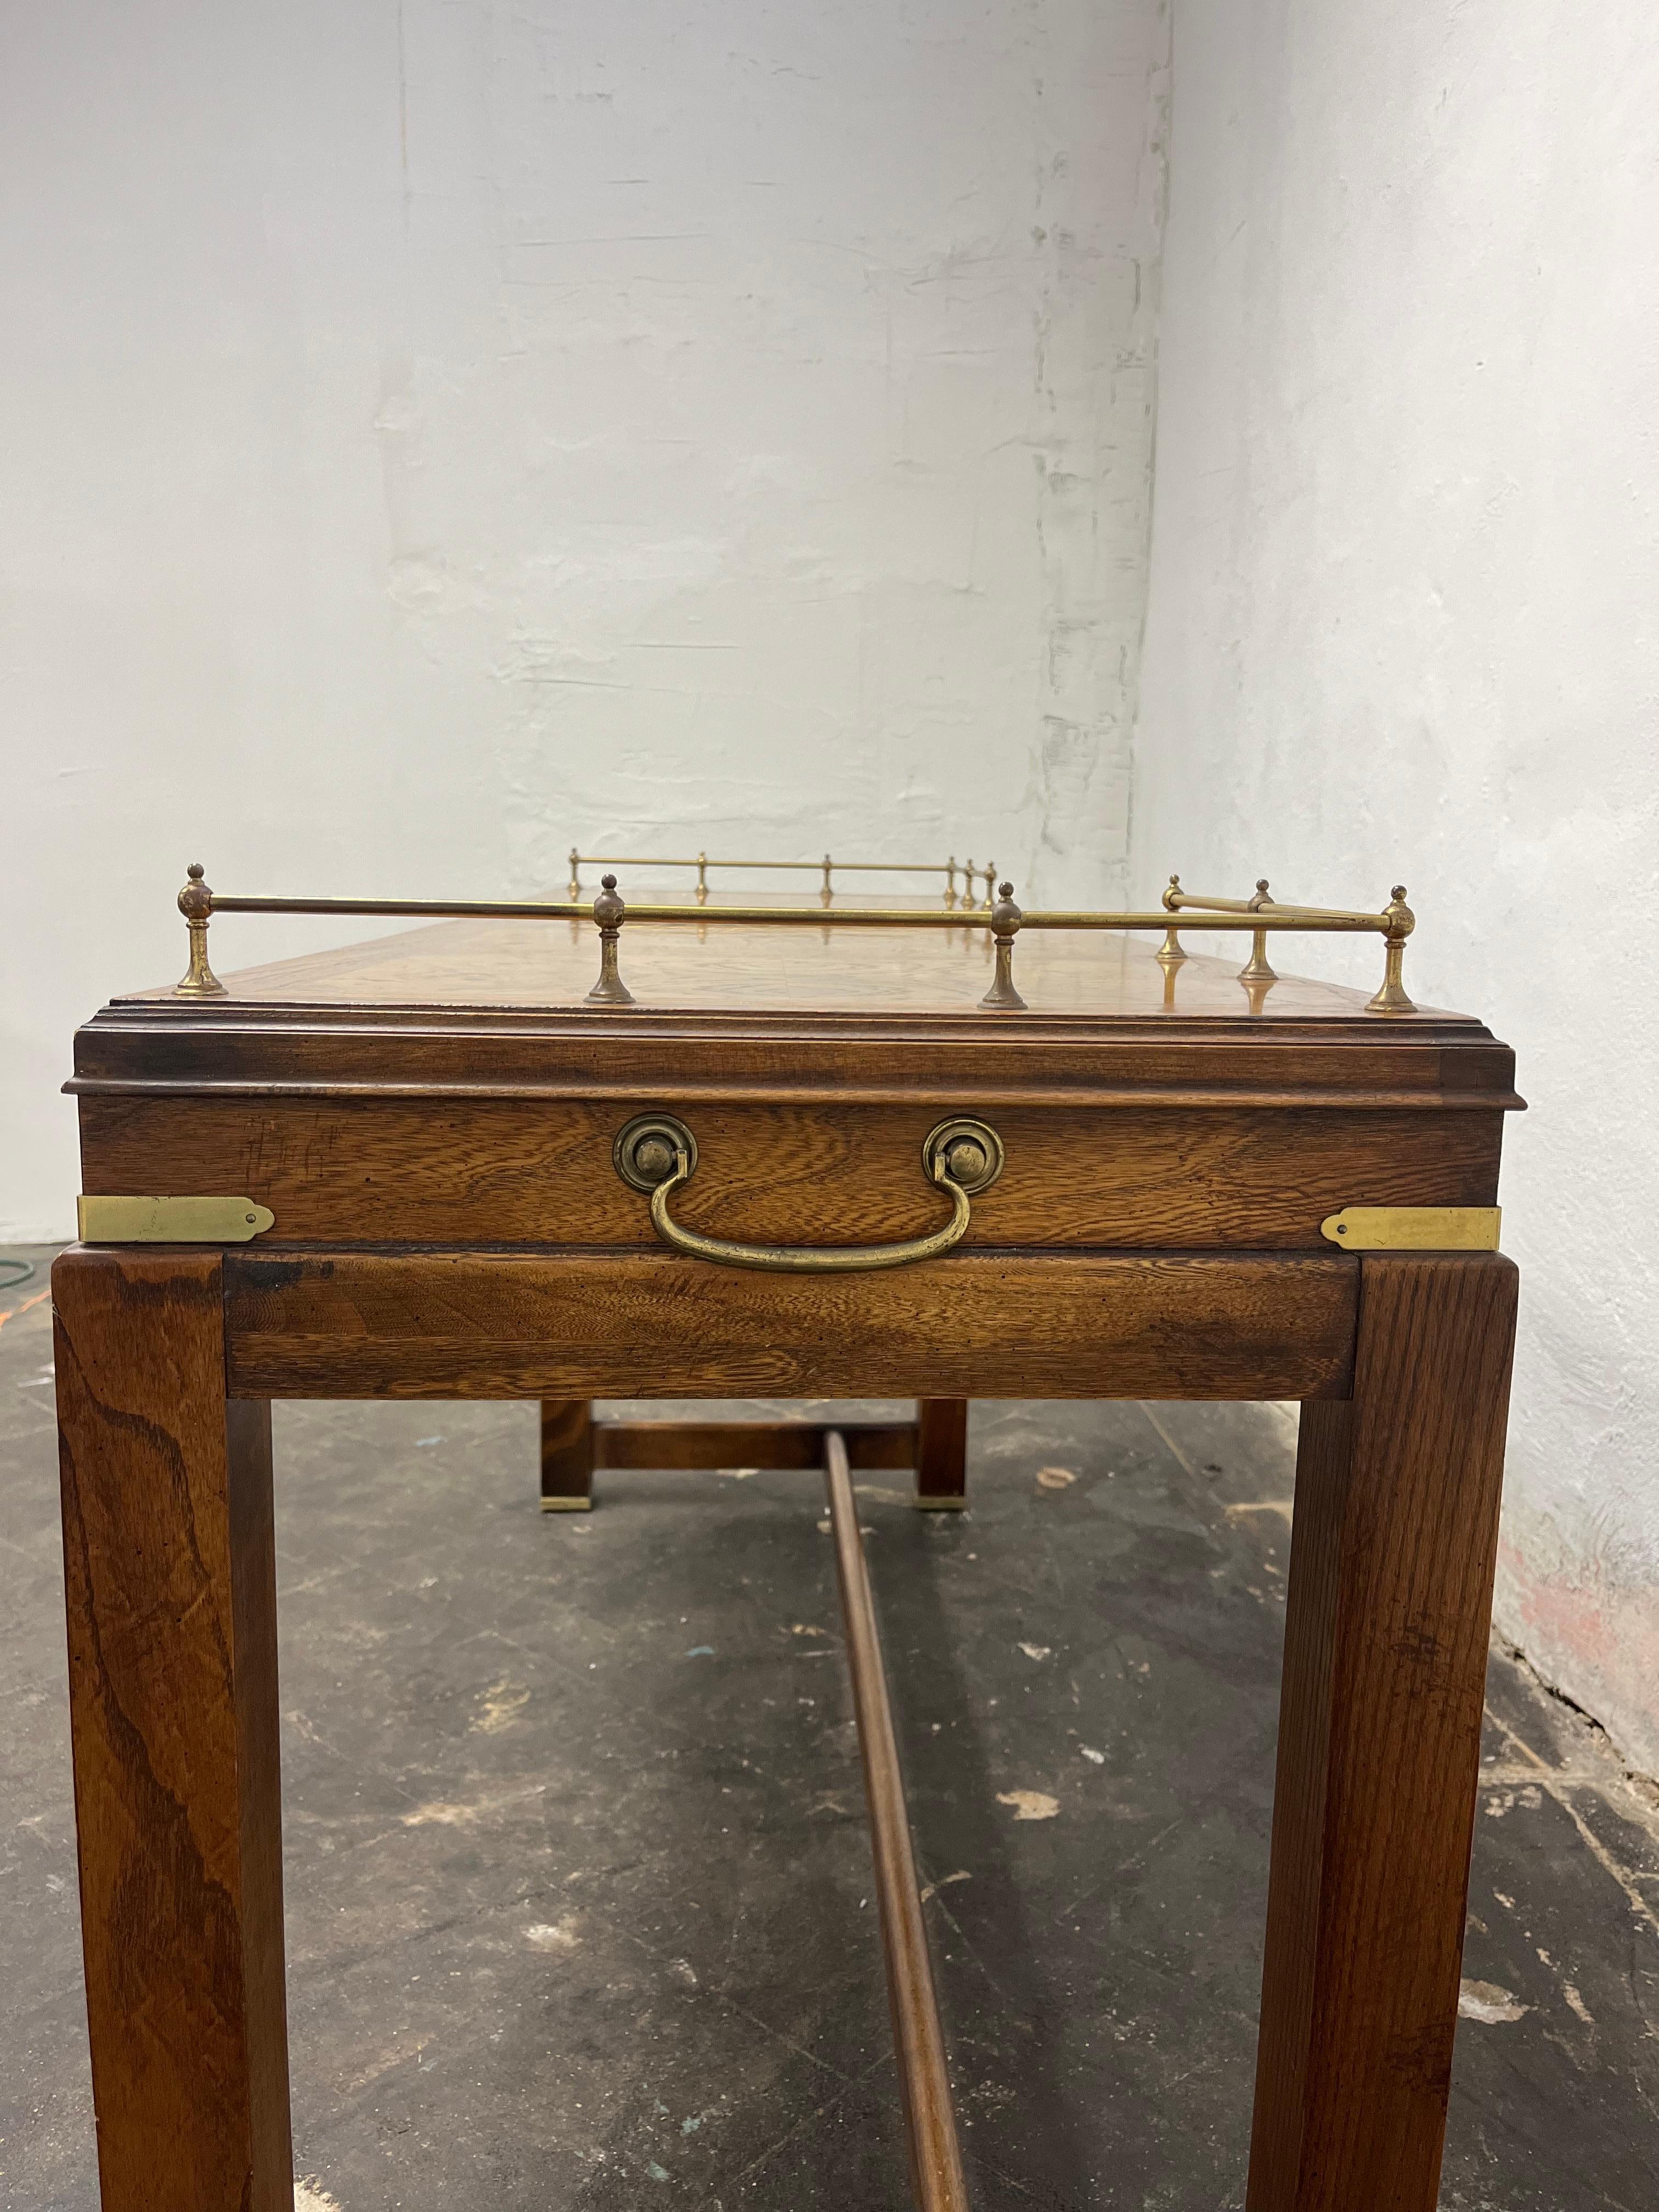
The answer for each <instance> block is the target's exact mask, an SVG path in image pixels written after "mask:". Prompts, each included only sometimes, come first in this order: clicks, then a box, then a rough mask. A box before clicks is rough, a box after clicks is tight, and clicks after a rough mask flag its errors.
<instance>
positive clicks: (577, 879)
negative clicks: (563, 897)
mask: <svg viewBox="0 0 1659 2212" xmlns="http://www.w3.org/2000/svg"><path fill="white" fill-rule="evenodd" d="M581 865H582V856H581V854H580V853H579V852H578V851H577V850H576V848H575V847H574V845H573V846H572V847H571V848H570V896H571V897H572V898H573V899H579V898H580V896H581V895H582V879H581Z"/></svg>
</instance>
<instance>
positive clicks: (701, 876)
mask: <svg viewBox="0 0 1659 2212" xmlns="http://www.w3.org/2000/svg"><path fill="white" fill-rule="evenodd" d="M697 904H698V905H699V906H707V905H708V854H707V853H699V854H698V855H697Z"/></svg>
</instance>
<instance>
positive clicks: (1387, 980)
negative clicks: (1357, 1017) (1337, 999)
mask: <svg viewBox="0 0 1659 2212" xmlns="http://www.w3.org/2000/svg"><path fill="white" fill-rule="evenodd" d="M1383 920H1384V921H1386V922H1387V923H1388V925H1389V927H1388V931H1387V933H1386V934H1385V936H1384V937H1383V987H1382V989H1381V990H1380V991H1379V992H1378V993H1377V994H1376V997H1375V998H1374V999H1369V1000H1367V1001H1366V1003H1365V1012H1367V1013H1368V1014H1414V1013H1415V1012H1417V1008H1416V1006H1414V1005H1413V1002H1412V1000H1409V999H1408V998H1407V996H1406V986H1405V984H1404V983H1403V982H1402V981H1401V969H1402V968H1403V967H1404V965H1405V960H1406V939H1407V938H1408V937H1409V936H1410V935H1411V933H1412V932H1413V930H1414V929H1415V928H1416V927H1417V916H1416V915H1414V914H1413V912H1412V910H1411V908H1409V907H1408V906H1407V903H1406V886H1405V885H1404V884H1395V887H1394V891H1393V894H1392V896H1390V898H1389V903H1388V904H1387V906H1385V907H1384V908H1383Z"/></svg>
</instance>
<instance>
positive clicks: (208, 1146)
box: [81, 1096, 1503, 1250]
mask: <svg viewBox="0 0 1659 2212" xmlns="http://www.w3.org/2000/svg"><path fill="white" fill-rule="evenodd" d="M656 1103H659V1104H660V1105H661V1107H662V1108H663V1109H665V1110H666V1111H668V1112H671V1113H676V1114H678V1115H680V1116H681V1118H682V1119H683V1120H684V1121H686V1122H687V1123H688V1124H689V1126H690V1128H691V1129H692V1131H693V1132H694V1133H695V1134H696V1139H697V1145H698V1149H699V1158H698V1164H697V1170H696V1176H694V1178H693V1180H692V1181H691V1182H690V1183H689V1184H688V1185H687V1186H686V1187H685V1188H684V1189H683V1190H682V1191H680V1192H679V1193H678V1194H677V1196H676V1198H675V1200H674V1213H675V1217H676V1218H677V1219H679V1220H682V1221H684V1223H685V1224H686V1225H688V1226H690V1227H691V1228H694V1229H697V1230H701V1231H703V1232H704V1233H705V1234H706V1235H708V1236H712V1237H727V1238H735V1239H738V1240H740V1241H742V1242H745V1243H750V1242H752V1243H804V1244H813V1243H878V1242H886V1241H896V1240H898V1239H900V1238H905V1237H916V1236H919V1235H921V1234H922V1233H924V1232H925V1231H927V1230H928V1229H931V1228H934V1227H937V1226H938V1225H939V1224H940V1223H941V1222H942V1221H944V1220H945V1219H946V1218H948V1208H947V1206H946V1205H945V1200H944V1199H943V1198H942V1197H941V1196H940V1194H939V1193H938V1192H937V1191H936V1190H934V1189H933V1188H930V1186H929V1185H928V1184H927V1182H926V1181H925V1180H924V1177H923V1174H922V1169H921V1144H922V1139H923V1138H924V1137H925V1136H926V1134H927V1131H928V1130H929V1129H930V1128H931V1127H933V1123H934V1122H935V1121H937V1120H939V1118H941V1116H942V1115H943V1114H945V1112H947V1111H948V1112H958V1113H964V1114H977V1115H981V1116H982V1117H983V1118H984V1119H985V1120H987V1121H989V1122H990V1123H991V1125H992V1127H994V1128H995V1129H996V1130H997V1132H998V1133H999V1134H1000V1136H1001V1138H1002V1140H1003V1143H1004V1145H1005V1146H1006V1152H1007V1165H1006V1170H1005V1171H1004V1174H1003V1176H1002V1179H1001V1181H1000V1182H999V1183H997V1184H996V1186H995V1187H994V1188H993V1189H991V1190H989V1191H987V1192H986V1193H984V1194H983V1195H981V1197H979V1198H976V1199H975V1200H974V1214H973V1226H972V1228H971V1229H970V1231H969V1235H968V1237H967V1239H966V1240H965V1242H966V1245H967V1247H968V1248H972V1247H973V1246H975V1245H978V1246H981V1247H984V1246H991V1247H996V1246H1021V1245H1024V1246H1030V1245H1048V1246H1069V1247H1073V1248H1079V1247H1091V1246H1094V1247H1101V1248H1107V1249H1111V1248H1118V1249H1122V1248H1130V1249H1133V1248H1141V1249H1146V1248H1156V1247H1164V1248H1166V1249H1184V1250H1206V1249H1208V1250H1216V1249H1224V1248H1227V1247H1232V1248H1235V1249H1257V1250H1261V1249H1273V1248H1279V1249H1296V1248H1302V1249H1328V1247H1324V1246H1322V1240H1321V1237H1320V1234H1319V1225H1320V1222H1321V1221H1322V1219H1323V1218H1324V1217H1325V1216H1326V1215H1327V1214H1328V1213H1334V1212H1337V1211H1338V1210H1339V1209H1340V1207H1342V1206H1350V1205H1357V1206H1377V1205H1389V1206H1490V1205H1492V1204H1493V1203H1494V1202H1495V1200H1496V1198H1497V1192H1498V1146H1499V1140H1500V1136H1501V1132H1502V1121H1503V1117H1502V1115H1501V1114H1498V1113H1488V1112H1486V1111H1484V1110H1476V1109H1462V1110H1449V1109H1448V1110H1442V1109H1413V1110H1408V1111H1394V1112H1360V1111H1347V1110H1331V1109H1308V1108H1293V1107H1285V1108H1261V1107H1249V1108H1237V1109H1230V1108H1217V1107H1206V1108H1171V1107H1157V1108H1139V1107H1110V1108H1097V1107H1094V1108H1083V1107H1079V1108H1069V1107H1054V1108H1032V1107H1030V1106H1021V1107H1018V1108H1011V1109H1007V1110H1006V1111H1004V1110H1000V1109H998V1108H997V1107H996V1106H995V1105H994V1104H987V1103H985V1102H984V1101H982V1100H980V1099H975V1098H971V1097H965V1098H963V1099H960V1100H951V1101H947V1102H942V1103H940V1105H939V1107H938V1108H937V1109H927V1108H924V1107H918V1106H908V1105H906V1106H848V1107H836V1106H829V1107H826V1106H822V1105H817V1104H814V1105H811V1106H768V1105H752V1104H746V1103H737V1104H725V1103H708V1102H704V1101H697V1102H695V1103H690V1104H687V1103H684V1101H681V1100H677V1099H676V1098H674V1097H671V1096H669V1097H664V1098H663V1099H662V1100H660V1101H659V1102H656ZM637 1110H638V1109H637V1107H636V1106H635V1105H633V1104H623V1105H617V1106H611V1105H607V1104H594V1103H586V1102H570V1101H563V1100H557V1101H553V1102H550V1103H549V1102H543V1101H538V1100H521V1099H501V1100H494V1099H491V1100H477V1099H469V1100H465V1101H462V1102H458V1103H453V1104H451V1103H446V1102H445V1101H443V1100H442V1099H437V1098H422V1099H416V1100H399V1099H386V1098H368V1099H347V1100H325V1101H320V1102H319V1101H317V1100H313V1099H297V1100H285V1099H281V1098H266V1099H236V1100H215V1099H210V1098H199V1097H197V1098H186V1099H182V1100H178V1101H174V1102H157V1101H155V1100H153V1099H112V1098H108V1097H84V1098H82V1101H81V1142H82V1188H84V1189H85V1190H86V1191H88V1192H100V1193H101V1192H118V1193H165V1194H167V1195H169V1196H188V1195H192V1194H198V1193H210V1192H224V1193H234V1194H236V1195H238V1196H245V1197H248V1198H252V1199H256V1200H259V1201H260V1202H261V1203H262V1204H264V1205H265V1206H270V1209H271V1210H272V1212H274V1213H275V1215H276V1227H275V1230H274V1231H272V1232H271V1241H272V1242H273V1243H283V1244H295V1243H298V1244H313V1243H314V1244H381V1243H422V1244H467V1243H471V1244H489V1245H536V1246H545V1245H611V1246H635V1247H638V1248H641V1249H653V1248H654V1247H655V1246H656V1241H657V1240H656V1238H655V1237H654V1235H653V1231H652V1228H651V1225H650V1222H649V1219H648V1218H647V1203H646V1200H645V1199H644V1198H642V1197H641V1195H640V1194H639V1193H638V1192H636V1191H634V1190H630V1189H629V1188H628V1187H627V1185H626V1184H624V1183H623V1182H622V1181H621V1180H620V1178H619V1177H618V1176H617V1172H616V1170H615V1168H614V1167H613V1166H612V1164H611V1145H612V1141H613V1139H614V1138H615V1136H616V1133H617V1130H618V1129H620V1128H621V1127H622V1126H623V1123H624V1122H625V1121H628V1120H629V1118H630V1117H631V1115H633V1114H634V1113H635V1112H636V1111H637Z"/></svg>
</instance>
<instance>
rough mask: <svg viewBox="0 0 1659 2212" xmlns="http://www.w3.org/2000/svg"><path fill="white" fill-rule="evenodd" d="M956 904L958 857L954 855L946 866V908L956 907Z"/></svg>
mask: <svg viewBox="0 0 1659 2212" xmlns="http://www.w3.org/2000/svg"><path fill="white" fill-rule="evenodd" d="M956 902H957V856H956V854H954V853H952V854H951V857H950V859H949V860H947V861H946V862H945V905H946V906H954V905H955V904H956Z"/></svg>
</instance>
